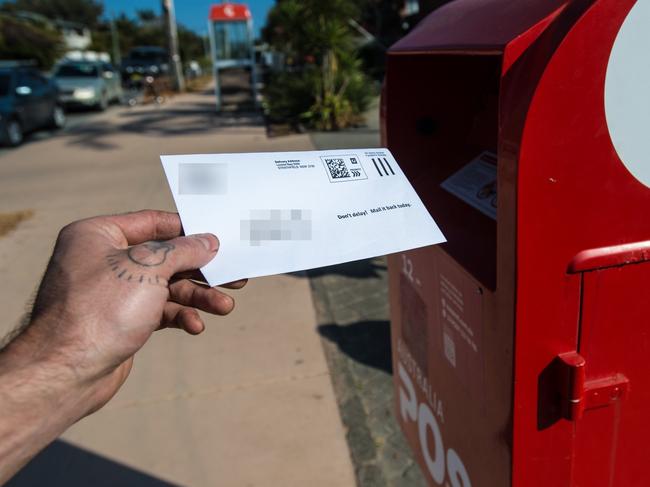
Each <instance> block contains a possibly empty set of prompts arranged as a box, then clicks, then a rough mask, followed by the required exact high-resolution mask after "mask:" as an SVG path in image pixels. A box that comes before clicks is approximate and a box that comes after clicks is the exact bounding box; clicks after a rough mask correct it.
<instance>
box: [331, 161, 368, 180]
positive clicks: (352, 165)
mask: <svg viewBox="0 0 650 487" xmlns="http://www.w3.org/2000/svg"><path fill="white" fill-rule="evenodd" d="M321 159H322V161H323V163H324V165H325V169H327V176H328V177H329V180H330V182H331V183H339V182H344V181H358V180H361V179H368V176H367V175H366V172H365V170H364V169H363V166H362V165H361V163H360V162H359V161H360V159H359V157H358V156H356V155H353V154H350V155H341V156H326V157H321Z"/></svg>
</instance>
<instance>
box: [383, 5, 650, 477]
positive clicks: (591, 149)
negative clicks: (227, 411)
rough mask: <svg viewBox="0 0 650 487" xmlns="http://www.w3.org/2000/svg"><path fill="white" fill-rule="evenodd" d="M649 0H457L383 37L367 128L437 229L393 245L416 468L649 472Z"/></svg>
mask: <svg viewBox="0 0 650 487" xmlns="http://www.w3.org/2000/svg"><path fill="white" fill-rule="evenodd" d="M648 49H650V2H649V1H646V0H639V1H638V2H637V1H635V0H528V1H512V0H456V1H454V2H452V3H450V4H448V5H446V6H445V7H443V8H441V9H439V10H437V11H436V12H434V13H433V14H432V15H430V16H429V17H428V18H427V19H425V20H424V21H423V22H422V23H421V24H420V25H419V26H418V27H417V28H416V29H415V30H414V31H413V32H412V33H411V34H409V35H408V36H407V37H406V38H404V39H403V40H402V41H400V42H398V43H397V44H396V45H395V46H394V47H393V48H392V49H391V50H390V53H389V56H388V72H387V77H386V84H385V87H384V96H383V101H382V124H383V127H382V130H383V135H384V138H385V140H384V142H385V144H386V145H387V146H388V147H389V148H390V150H391V151H392V152H393V154H394V155H395V156H396V158H397V159H398V160H399V162H400V165H401V167H402V168H403V169H404V171H405V172H406V174H407V175H408V177H409V179H410V180H411V182H412V183H413V185H414V187H415V188H416V190H417V191H418V193H419V194H420V196H421V197H422V200H423V201H424V203H425V204H426V205H427V207H428V208H429V210H430V212H431V214H432V215H433V216H434V218H435V219H436V221H437V222H438V223H439V224H440V227H441V229H442V230H443V232H444V233H445V235H446V237H447V239H448V243H447V244H444V245H442V246H439V247H435V248H426V249H421V250H416V251H413V252H407V253H404V254H399V255H396V256H392V257H391V258H390V260H389V267H390V276H391V277H390V292H391V303H392V315H391V319H392V332H393V333H392V336H393V338H392V339H393V354H394V356H393V360H394V371H395V385H396V391H397V394H396V401H397V404H396V406H397V410H396V414H397V416H398V418H399V420H400V422H401V424H402V427H403V430H404V432H405V434H406V436H407V438H408V440H409V442H410V444H411V446H412V448H413V450H414V451H415V453H416V456H417V458H418V460H419V463H420V464H421V466H422V468H423V471H424V473H425V476H426V477H427V478H428V480H429V483H430V484H431V485H432V486H438V485H444V486H449V487H461V486H462V487H468V486H470V485H473V486H475V487H476V486H478V487H483V486H488V487H504V486H516V487H537V486H540V487H541V486H553V487H559V486H585V487H594V486H596V487H598V486H620V487H623V486H626V487H631V486H639V487H640V486H648V485H650V469H649V468H648V465H647V451H648V449H647V446H646V439H647V438H648V437H649V436H650V421H648V420H647V417H648V411H649V410H650V406H649V404H650V365H648V358H647V357H648V353H649V352H650V319H649V318H648V313H647V312H646V308H645V305H646V304H648V303H650V263H649V261H650V217H649V216H648V213H647V212H648V209H649V208H650V54H648Z"/></svg>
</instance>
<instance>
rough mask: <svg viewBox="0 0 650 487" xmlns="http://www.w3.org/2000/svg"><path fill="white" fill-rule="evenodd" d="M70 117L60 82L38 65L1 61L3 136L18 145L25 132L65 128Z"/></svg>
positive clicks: (0, 135) (0, 132)
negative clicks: (67, 115) (39, 68)
mask: <svg viewBox="0 0 650 487" xmlns="http://www.w3.org/2000/svg"><path fill="white" fill-rule="evenodd" d="M65 122H66V116H65V111H64V109H63V106H62V105H61V103H60V100H59V90H58V88H57V86H56V84H55V83H54V82H53V81H51V80H50V79H48V78H46V77H45V76H43V75H42V74H41V73H40V72H39V71H38V70H37V69H36V68H34V67H32V66H25V65H22V64H20V63H3V62H0V138H1V139H2V142H3V143H4V144H6V145H9V146H12V147H15V146H18V145H20V144H21V143H22V142H23V139H24V137H25V134H27V133H29V132H32V131H34V130H38V129H42V128H55V129H58V128H61V127H63V126H64V125H65Z"/></svg>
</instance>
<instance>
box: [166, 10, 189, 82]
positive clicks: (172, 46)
mask: <svg viewBox="0 0 650 487" xmlns="http://www.w3.org/2000/svg"><path fill="white" fill-rule="evenodd" d="M162 9H163V16H164V18H165V30H166V31H167V46H168V48H169V60H170V64H171V69H172V76H173V78H174V87H175V88H176V90H178V91H185V79H184V78H183V65H182V63H181V56H180V54H179V53H178V29H177V27H176V13H175V12H174V0H162Z"/></svg>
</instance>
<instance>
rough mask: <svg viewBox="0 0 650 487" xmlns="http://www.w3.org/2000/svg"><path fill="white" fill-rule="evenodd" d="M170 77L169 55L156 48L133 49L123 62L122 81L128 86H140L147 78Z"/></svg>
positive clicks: (142, 47)
mask: <svg viewBox="0 0 650 487" xmlns="http://www.w3.org/2000/svg"><path fill="white" fill-rule="evenodd" d="M167 75H169V54H168V52H167V51H166V50H165V49H163V48H161V47H155V46H140V47H135V48H133V49H131V51H130V52H129V55H128V56H127V57H126V58H125V59H124V60H123V61H122V79H123V80H124V83H125V84H126V85H132V84H138V83H140V82H141V81H142V80H143V79H144V78H145V77H146V76H153V77H154V78H157V77H159V76H167Z"/></svg>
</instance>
